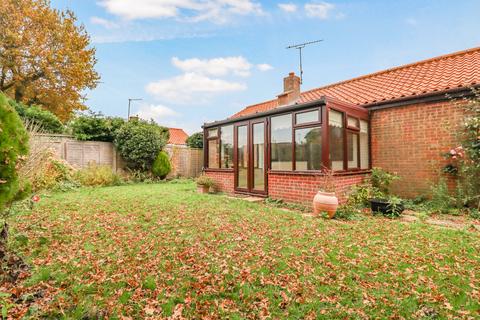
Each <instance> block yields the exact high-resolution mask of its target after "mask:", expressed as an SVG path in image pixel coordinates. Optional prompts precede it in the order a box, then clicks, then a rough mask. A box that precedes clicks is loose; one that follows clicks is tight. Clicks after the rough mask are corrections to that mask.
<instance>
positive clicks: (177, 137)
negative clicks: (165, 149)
mask: <svg viewBox="0 0 480 320" xmlns="http://www.w3.org/2000/svg"><path fill="white" fill-rule="evenodd" d="M168 131H169V132H170V138H169V139H168V144H187V138H188V134H187V133H186V132H185V131H183V129H179V128H168Z"/></svg>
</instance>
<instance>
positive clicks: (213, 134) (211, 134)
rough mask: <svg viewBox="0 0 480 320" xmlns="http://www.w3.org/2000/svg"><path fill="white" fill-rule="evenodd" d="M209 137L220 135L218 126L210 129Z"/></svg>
mask: <svg viewBox="0 0 480 320" xmlns="http://www.w3.org/2000/svg"><path fill="white" fill-rule="evenodd" d="M207 132H208V134H207V138H216V137H218V128H213V129H208V131H207Z"/></svg>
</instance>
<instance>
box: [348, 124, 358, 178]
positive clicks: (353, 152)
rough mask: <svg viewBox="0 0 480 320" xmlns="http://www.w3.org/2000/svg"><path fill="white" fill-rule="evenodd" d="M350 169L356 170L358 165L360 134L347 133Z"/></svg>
mask: <svg viewBox="0 0 480 320" xmlns="http://www.w3.org/2000/svg"><path fill="white" fill-rule="evenodd" d="M347 152H348V169H356V168H358V167H359V165H358V134H357V133H354V132H348V133H347Z"/></svg>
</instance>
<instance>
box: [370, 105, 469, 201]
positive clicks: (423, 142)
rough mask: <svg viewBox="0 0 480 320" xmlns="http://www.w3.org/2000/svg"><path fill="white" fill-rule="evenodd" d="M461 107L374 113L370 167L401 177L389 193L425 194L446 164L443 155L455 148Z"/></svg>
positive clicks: (417, 107) (401, 109)
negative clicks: (371, 165)
mask: <svg viewBox="0 0 480 320" xmlns="http://www.w3.org/2000/svg"><path fill="white" fill-rule="evenodd" d="M463 118H464V113H463V108H462V107H459V106H458V105H455V104H452V103H451V102H442V103H423V104H416V105H410V106H405V107H397V108H390V109H383V110H377V111H373V112H372V115H371V134H372V164H373V166H374V167H381V168H383V169H385V170H388V171H392V172H396V173H398V174H399V175H400V177H401V178H402V179H401V180H399V181H398V182H396V183H394V185H393V186H392V191H393V192H394V193H396V194H399V195H401V196H404V197H415V196H417V195H420V194H428V193H429V191H430V185H431V183H432V182H435V181H437V179H438V177H439V172H440V171H441V170H442V168H443V166H444V165H445V164H446V163H447V162H446V160H445V159H444V158H443V157H442V153H445V152H447V151H448V150H450V148H451V147H452V146H455V145H456V142H457V140H456V135H457V133H458V129H459V124H460V123H461V122H462V120H463Z"/></svg>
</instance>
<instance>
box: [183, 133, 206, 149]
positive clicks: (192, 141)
mask: <svg viewBox="0 0 480 320" xmlns="http://www.w3.org/2000/svg"><path fill="white" fill-rule="evenodd" d="M187 146H189V147H190V148H200V149H201V148H203V133H202V132H197V133H194V134H192V135H191V136H190V137H188V139H187Z"/></svg>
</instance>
